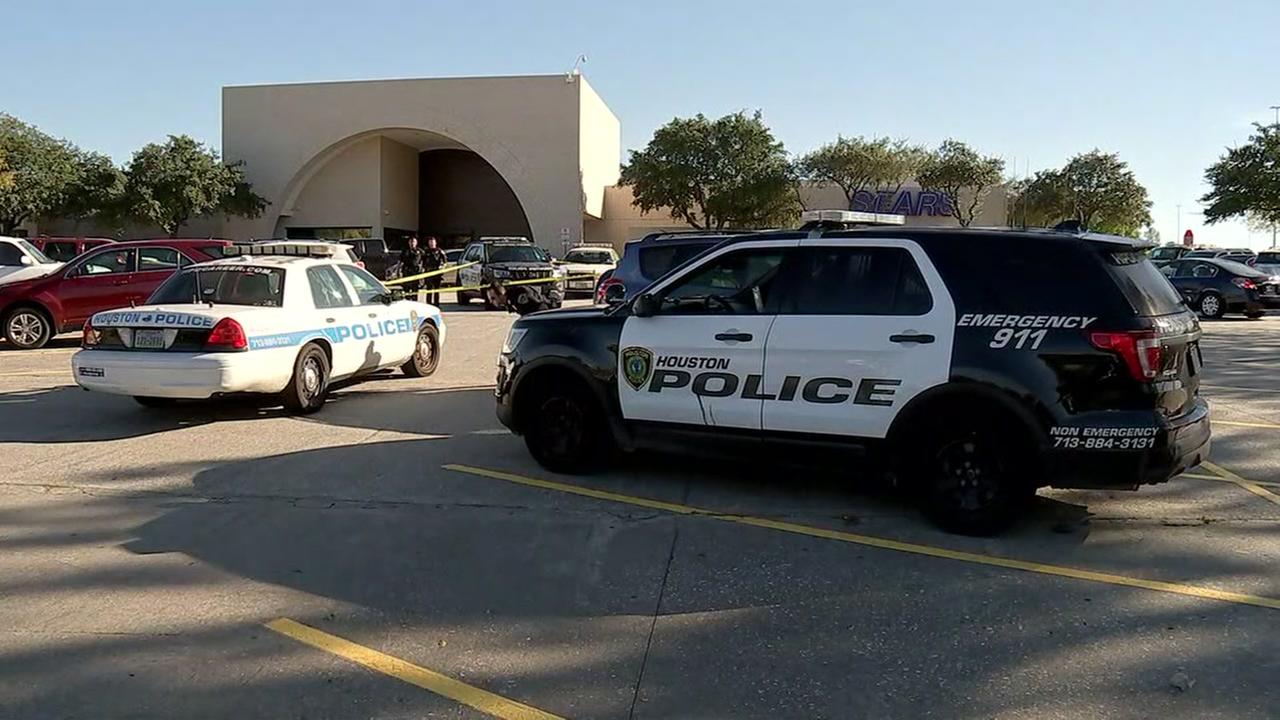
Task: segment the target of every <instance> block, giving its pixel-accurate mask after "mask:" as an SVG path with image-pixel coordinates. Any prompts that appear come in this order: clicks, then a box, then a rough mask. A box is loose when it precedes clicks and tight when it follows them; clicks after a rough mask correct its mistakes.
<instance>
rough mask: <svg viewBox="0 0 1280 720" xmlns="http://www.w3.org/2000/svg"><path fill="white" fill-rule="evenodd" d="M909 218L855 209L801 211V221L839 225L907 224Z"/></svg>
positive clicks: (803, 222) (806, 223) (807, 223)
mask: <svg viewBox="0 0 1280 720" xmlns="http://www.w3.org/2000/svg"><path fill="white" fill-rule="evenodd" d="M906 222H907V219H906V218H905V217H903V216H902V215H892V214H889V213H870V212H857V211H854V210H805V211H804V212H802V213H800V223H801V224H802V225H811V224H814V223H821V224H824V225H826V224H828V223H830V224H837V225H905V224H906Z"/></svg>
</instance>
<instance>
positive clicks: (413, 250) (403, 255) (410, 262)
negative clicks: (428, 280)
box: [400, 235, 426, 300]
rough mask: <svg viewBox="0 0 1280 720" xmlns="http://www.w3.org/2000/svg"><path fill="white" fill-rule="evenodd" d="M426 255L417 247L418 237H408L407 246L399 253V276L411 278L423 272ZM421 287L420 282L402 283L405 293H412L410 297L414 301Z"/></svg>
mask: <svg viewBox="0 0 1280 720" xmlns="http://www.w3.org/2000/svg"><path fill="white" fill-rule="evenodd" d="M425 258H426V254H425V253H423V251H422V248H420V247H418V236H417V235H410V236H409V246H408V247H407V248H405V249H404V250H401V251H400V275H401V276H402V277H412V276H414V275H421V274H422V273H423V272H424V271H423V269H422V267H423V260H424V259H425ZM421 287H422V281H421V280H410V281H408V282H406V283H404V289H405V292H408V293H412V297H413V298H414V299H415V300H416V299H417V297H418V289H419V288H421Z"/></svg>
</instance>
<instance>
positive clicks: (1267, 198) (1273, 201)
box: [1200, 125, 1280, 226]
mask: <svg viewBox="0 0 1280 720" xmlns="http://www.w3.org/2000/svg"><path fill="white" fill-rule="evenodd" d="M1254 127H1255V128H1256V130H1255V132H1254V133H1253V135H1251V136H1250V137H1249V142H1247V143H1245V144H1244V145H1241V146H1239V147H1234V148H1230V149H1228V150H1227V152H1226V154H1225V155H1223V156H1222V157H1221V158H1219V159H1218V162H1216V163H1214V164H1213V165H1210V166H1209V168H1208V169H1207V170H1205V172H1204V179H1205V182H1207V183H1208V184H1209V186H1210V187H1211V188H1212V189H1211V190H1210V191H1209V192H1208V193H1207V194H1206V195H1205V196H1204V197H1202V198H1201V199H1200V202H1202V203H1205V204H1206V207H1205V209H1204V219H1205V222H1206V223H1211V224H1212V223H1216V222H1220V221H1222V220H1227V219H1229V218H1239V217H1243V218H1246V219H1252V220H1253V221H1254V222H1255V223H1261V224H1262V225H1264V226H1268V225H1269V226H1275V225H1280V125H1255V126H1254Z"/></svg>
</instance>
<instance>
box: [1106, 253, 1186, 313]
mask: <svg viewBox="0 0 1280 720" xmlns="http://www.w3.org/2000/svg"><path fill="white" fill-rule="evenodd" d="M1109 259H1110V261H1111V262H1110V267H1109V268H1108V269H1109V271H1110V273H1111V276H1112V277H1113V278H1115V281H1116V285H1118V286H1119V287H1120V292H1122V293H1124V296H1125V298H1126V299H1127V300H1128V301H1129V304H1130V305H1132V306H1133V309H1134V310H1135V311H1137V313H1138V314H1139V315H1168V314H1170V313H1176V312H1180V311H1182V310H1183V309H1184V307H1183V303H1182V296H1181V295H1179V294H1178V291H1177V290H1175V289H1174V287H1173V285H1172V284H1171V283H1170V282H1169V279H1168V278H1166V277H1165V276H1164V275H1163V274H1162V273H1161V272H1160V270H1159V269H1158V268H1157V267H1156V266H1155V265H1153V264H1152V263H1151V261H1150V260H1149V259H1147V258H1146V257H1144V256H1143V255H1142V253H1136V252H1125V253H1114V254H1112V255H1111V256H1110V257H1109Z"/></svg>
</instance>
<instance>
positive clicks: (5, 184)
mask: <svg viewBox="0 0 1280 720" xmlns="http://www.w3.org/2000/svg"><path fill="white" fill-rule="evenodd" d="M12 187H13V171H12V170H10V169H9V163H8V162H7V161H5V159H4V153H3V152H0V192H3V191H5V190H8V189H10V188H12Z"/></svg>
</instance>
